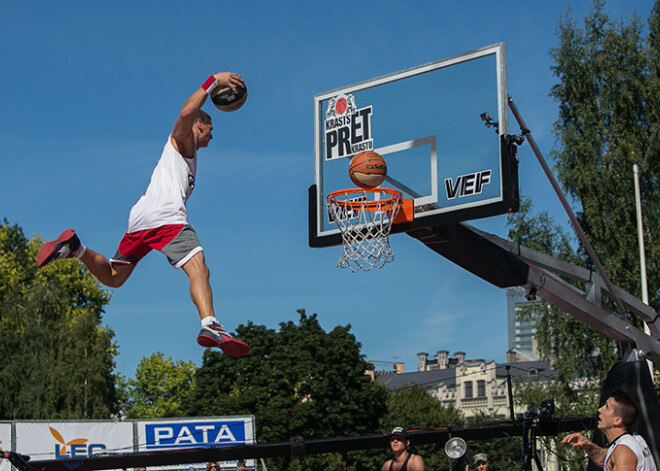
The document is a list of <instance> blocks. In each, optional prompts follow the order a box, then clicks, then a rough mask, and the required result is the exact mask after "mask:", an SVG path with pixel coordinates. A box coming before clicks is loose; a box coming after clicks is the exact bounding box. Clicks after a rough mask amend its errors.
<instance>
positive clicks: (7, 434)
mask: <svg viewBox="0 0 660 471" xmlns="http://www.w3.org/2000/svg"><path fill="white" fill-rule="evenodd" d="M0 450H4V451H12V449H11V423H0ZM10 470H11V463H10V462H9V460H0V471H10Z"/></svg>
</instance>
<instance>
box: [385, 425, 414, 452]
mask: <svg viewBox="0 0 660 471" xmlns="http://www.w3.org/2000/svg"><path fill="white" fill-rule="evenodd" d="M389 438H390V448H391V449H392V451H393V452H395V453H396V452H402V451H404V450H405V449H406V448H408V445H409V444H410V439H409V438H408V433H407V432H406V431H405V430H404V429H403V427H395V428H394V430H392V432H391V433H390V435H389Z"/></svg>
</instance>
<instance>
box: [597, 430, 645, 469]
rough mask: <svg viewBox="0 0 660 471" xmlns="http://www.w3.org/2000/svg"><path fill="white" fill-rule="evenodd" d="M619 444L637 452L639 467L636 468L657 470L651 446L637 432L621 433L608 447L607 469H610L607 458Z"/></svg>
mask: <svg viewBox="0 0 660 471" xmlns="http://www.w3.org/2000/svg"><path fill="white" fill-rule="evenodd" d="M619 445H625V446H627V447H628V448H630V450H631V451H632V452H633V453H635V455H637V467H636V468H635V469H636V470H637V471H657V468H656V467H655V461H653V455H652V454H651V450H649V446H648V445H647V444H646V441H645V440H644V438H643V437H642V436H641V435H638V434H636V433H632V434H630V433H626V434H625V435H621V436H620V437H619V438H617V439H616V440H615V441H614V444H613V445H611V446H610V447H609V448H608V449H607V455H606V456H605V468H604V469H605V471H610V470H609V468H608V467H607V460H609V459H610V455H611V454H612V452H613V451H614V449H615V448H616V447H617V446H619Z"/></svg>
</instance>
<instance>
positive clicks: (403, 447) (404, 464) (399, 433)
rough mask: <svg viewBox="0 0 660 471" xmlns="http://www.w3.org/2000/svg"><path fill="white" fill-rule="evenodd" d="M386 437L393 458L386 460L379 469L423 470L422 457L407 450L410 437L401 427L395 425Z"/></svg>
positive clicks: (391, 470) (393, 470)
mask: <svg viewBox="0 0 660 471" xmlns="http://www.w3.org/2000/svg"><path fill="white" fill-rule="evenodd" d="M388 437H389V440H390V449H391V450H392V453H394V458H392V459H391V460H387V461H386V462H385V464H384V465H383V467H382V468H380V470H381V471H424V460H423V459H422V457H421V456H419V455H416V454H414V453H412V452H410V451H408V447H409V446H410V439H409V437H408V433H407V432H406V431H405V430H404V429H403V428H402V427H396V428H395V429H394V430H392V433H390V434H389V435H388Z"/></svg>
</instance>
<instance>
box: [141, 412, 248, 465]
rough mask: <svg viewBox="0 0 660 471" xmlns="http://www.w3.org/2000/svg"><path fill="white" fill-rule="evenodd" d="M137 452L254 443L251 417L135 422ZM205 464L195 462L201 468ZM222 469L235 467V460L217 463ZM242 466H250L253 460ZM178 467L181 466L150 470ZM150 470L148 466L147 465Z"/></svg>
mask: <svg viewBox="0 0 660 471" xmlns="http://www.w3.org/2000/svg"><path fill="white" fill-rule="evenodd" d="M137 443H138V448H137V449H138V451H156V450H180V449H185V448H196V447H211V446H228V445H252V444H254V417H253V416H236V417H212V418H195V419H163V420H149V421H137ZM205 465H206V463H195V464H194V465H191V466H186V467H185V468H184V469H189V468H190V467H194V468H195V469H204V467H205ZM220 465H221V467H222V468H223V469H225V468H228V469H236V462H235V461H223V462H221V463H220ZM246 465H247V466H248V467H249V468H250V467H253V466H254V460H247V461H246ZM173 468H177V469H181V468H183V467H182V466H181V465H178V466H168V467H160V468H153V469H173ZM150 469H151V468H150Z"/></svg>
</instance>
